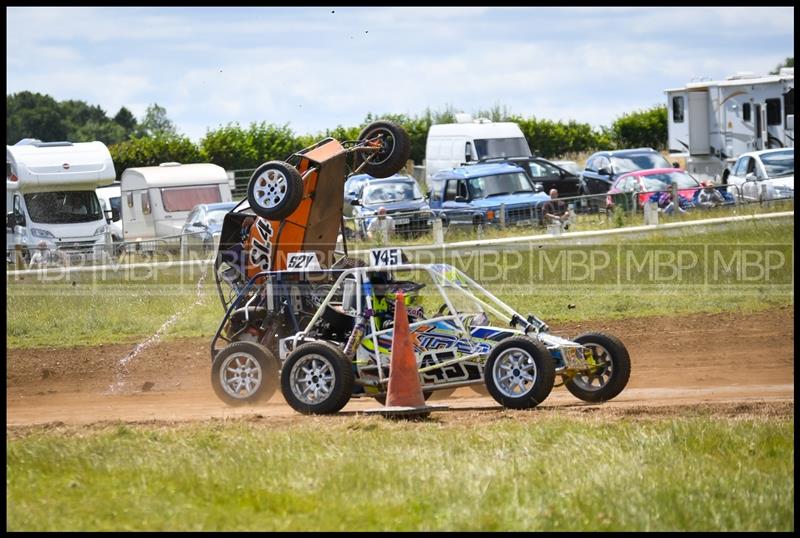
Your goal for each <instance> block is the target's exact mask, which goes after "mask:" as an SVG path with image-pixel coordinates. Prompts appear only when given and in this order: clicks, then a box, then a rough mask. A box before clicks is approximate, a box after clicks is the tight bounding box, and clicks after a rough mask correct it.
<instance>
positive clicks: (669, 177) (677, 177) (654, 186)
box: [642, 172, 700, 192]
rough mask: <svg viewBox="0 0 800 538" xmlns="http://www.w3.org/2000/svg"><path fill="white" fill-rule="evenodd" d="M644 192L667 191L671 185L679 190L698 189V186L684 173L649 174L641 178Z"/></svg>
mask: <svg viewBox="0 0 800 538" xmlns="http://www.w3.org/2000/svg"><path fill="white" fill-rule="evenodd" d="M642 180H643V182H644V190H646V191H648V192H649V191H664V190H668V189H669V188H670V186H672V184H673V183H674V184H676V185H678V188H679V189H698V188H700V184H699V183H698V182H697V180H696V179H694V178H693V177H692V176H690V175H689V174H687V173H685V172H666V173H663V174H649V175H646V176H643V177H642Z"/></svg>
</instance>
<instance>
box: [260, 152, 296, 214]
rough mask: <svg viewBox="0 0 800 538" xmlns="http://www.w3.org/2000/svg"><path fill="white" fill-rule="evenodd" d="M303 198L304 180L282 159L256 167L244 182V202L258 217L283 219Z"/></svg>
mask: <svg viewBox="0 0 800 538" xmlns="http://www.w3.org/2000/svg"><path fill="white" fill-rule="evenodd" d="M302 198H303V179H302V178H301V177H300V172H298V171H297V168H295V167H294V166H292V165H291V164H289V163H286V162H284V161H269V162H267V163H264V164H262V165H261V166H259V167H258V168H257V169H256V171H255V172H253V176H252V177H251V178H250V183H248V184H247V201H248V202H249V203H250V208H251V209H252V210H253V211H254V212H255V214H256V215H258V216H259V217H262V218H265V219H269V220H283V219H285V218H286V217H288V216H289V215H291V214H292V213H293V212H294V210H295V209H297V206H298V205H300V200H301V199H302Z"/></svg>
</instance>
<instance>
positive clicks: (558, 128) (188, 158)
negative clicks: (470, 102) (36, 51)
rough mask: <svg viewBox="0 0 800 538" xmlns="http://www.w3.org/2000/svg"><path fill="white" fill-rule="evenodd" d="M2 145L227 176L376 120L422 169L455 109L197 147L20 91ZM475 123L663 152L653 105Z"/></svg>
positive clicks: (575, 148) (540, 151) (224, 134)
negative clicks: (215, 168)
mask: <svg viewBox="0 0 800 538" xmlns="http://www.w3.org/2000/svg"><path fill="white" fill-rule="evenodd" d="M6 107H7V116H6V140H7V143H9V144H13V143H15V142H17V141H19V140H20V139H22V138H38V139H40V140H43V141H55V140H70V141H72V142H86V141H92V140H100V141H102V142H104V143H105V144H106V145H108V147H109V150H110V152H111V156H112V158H113V159H114V163H115V167H116V169H117V171H118V172H119V173H120V174H121V173H122V171H123V170H125V169H126V168H130V167H134V166H153V165H157V164H159V163H162V162H167V161H177V162H180V163H196V162H212V163H214V164H217V165H219V166H222V167H223V168H225V169H226V170H237V169H252V168H256V167H257V166H258V165H260V164H261V163H263V162H265V161H269V160H273V159H280V160H283V159H286V158H287V157H288V156H289V155H291V154H292V153H293V152H295V151H298V150H300V149H302V148H304V147H307V146H309V145H311V144H313V143H315V142H316V141H318V140H320V139H321V138H323V137H326V136H332V137H334V138H337V139H339V140H355V139H357V138H358V134H359V132H360V131H361V129H362V128H363V127H365V126H366V125H367V124H368V123H370V122H372V121H374V120H376V119H388V120H390V121H394V122H396V123H398V124H400V125H402V126H403V128H404V129H405V130H406V131H407V132H408V135H409V137H410V138H411V159H412V160H413V161H414V162H415V163H416V164H422V162H423V160H424V158H425V141H426V138H427V135H428V129H429V128H430V126H431V125H433V124H437V123H453V122H455V121H456V113H457V112H458V111H457V110H456V109H455V107H453V106H450V105H447V106H445V107H444V109H443V110H431V109H430V108H427V109H425V111H424V112H422V113H420V114H417V115H406V114H373V113H369V114H367V115H366V116H365V117H364V120H363V121H362V122H361V123H360V124H358V125H352V126H342V125H338V126H336V127H335V128H332V129H326V130H325V131H322V132H318V133H314V134H296V133H295V132H294V131H292V129H290V128H289V126H288V124H282V125H280V124H274V123H267V122H265V121H262V122H253V123H251V124H250V125H249V126H241V125H239V124H238V123H229V124H227V125H221V126H219V127H217V128H215V129H208V130H207V132H206V134H205V136H203V138H201V139H200V141H199V142H198V143H194V142H192V140H191V139H189V138H188V137H186V136H184V135H182V134H181V133H179V132H178V131H177V129H176V127H175V125H174V123H173V122H172V121H171V120H170V119H169V118H168V117H167V113H166V110H165V109H164V107H161V106H159V105H158V104H152V105H150V106H149V107H148V108H147V110H146V112H145V114H144V116H143V117H141V118H139V119H137V118H136V117H135V116H134V115H133V114H132V113H131V111H130V110H128V109H127V108H125V107H122V108H120V110H119V111H118V112H117V113H116V114H115V115H114V116H113V117H109V116H108V115H107V114H106V113H105V111H104V110H103V109H102V108H100V107H99V106H96V105H89V104H87V103H85V102H83V101H77V100H67V101H56V100H55V99H53V98H52V97H51V96H49V95H42V94H39V93H32V92H27V91H24V92H19V93H16V94H12V95H8V96H6ZM472 116H473V117H476V118H477V117H484V118H489V119H491V120H492V121H495V122H497V121H513V122H516V123H517V124H519V126H520V129H521V130H522V132H523V133H524V135H525V137H526V139H527V140H528V144H529V146H530V148H531V150H532V151H533V152H534V154H536V155H539V156H541V157H544V158H557V157H561V156H564V155H570V154H577V153H585V152H591V151H595V150H598V149H616V148H625V147H639V146H649V147H653V148H655V149H659V150H660V149H664V148H665V147H666V142H667V108H666V106H665V105H656V106H653V107H651V108H649V109H646V110H639V111H634V112H631V113H629V114H625V115H623V116H621V117H620V118H618V119H616V120H615V121H614V122H613V123H612V124H611V126H610V127H600V128H594V127H592V126H591V125H590V124H588V123H581V122H577V121H574V120H570V121H566V122H563V121H553V120H548V119H541V118H536V117H535V116H531V117H523V116H521V115H518V114H514V113H511V112H510V111H509V110H508V109H507V108H506V107H505V106H501V105H495V106H493V107H490V108H488V109H482V110H477V111H473V113H472Z"/></svg>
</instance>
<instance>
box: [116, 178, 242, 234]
mask: <svg viewBox="0 0 800 538" xmlns="http://www.w3.org/2000/svg"><path fill="white" fill-rule="evenodd" d="M120 191H121V195H122V234H123V238H124V240H125V241H126V242H141V241H147V240H151V239H156V238H159V239H160V240H162V241H163V242H164V243H165V245H167V246H170V245H171V246H177V245H179V243H180V241H179V237H178V236H179V234H180V232H181V227H182V226H183V224H184V221H185V220H186V217H187V216H188V215H189V212H190V211H191V210H192V209H193V208H194V207H195V206H196V205H198V204H214V203H219V202H230V201H232V200H233V198H232V196H231V188H230V184H229V181H228V175H227V173H226V172H225V169H224V168H222V167H220V166H217V165H215V164H209V163H200V164H180V163H175V162H169V163H161V164H160V165H159V166H146V167H141V168H128V169H126V170H125V171H124V172H123V173H122V177H121V179H120ZM151 245H153V243H151Z"/></svg>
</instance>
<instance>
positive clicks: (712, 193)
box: [697, 181, 725, 209]
mask: <svg viewBox="0 0 800 538" xmlns="http://www.w3.org/2000/svg"><path fill="white" fill-rule="evenodd" d="M724 203H725V197H724V196H722V193H721V192H719V191H718V190H717V189H716V188H715V185H714V182H713V181H706V182H705V184H704V185H703V190H702V191H700V195H699V196H698V197H697V205H699V206H700V207H702V208H704V209H711V208H712V207H717V206H721V205H722V204H724Z"/></svg>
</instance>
